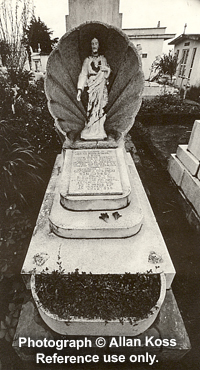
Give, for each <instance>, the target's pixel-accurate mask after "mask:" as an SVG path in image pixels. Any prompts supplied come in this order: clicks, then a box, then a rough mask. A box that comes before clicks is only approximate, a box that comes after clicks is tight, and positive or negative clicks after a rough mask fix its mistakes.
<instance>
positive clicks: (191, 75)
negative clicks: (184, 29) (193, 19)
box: [169, 34, 200, 88]
mask: <svg viewBox="0 0 200 370" xmlns="http://www.w3.org/2000/svg"><path fill="white" fill-rule="evenodd" d="M169 45H174V53H175V54H176V55H177V56H178V67H177V71H176V83H177V86H178V87H180V88H186V87H189V86H200V34H182V35H180V36H178V37H176V38H175V39H174V40H172V41H171V42H169Z"/></svg>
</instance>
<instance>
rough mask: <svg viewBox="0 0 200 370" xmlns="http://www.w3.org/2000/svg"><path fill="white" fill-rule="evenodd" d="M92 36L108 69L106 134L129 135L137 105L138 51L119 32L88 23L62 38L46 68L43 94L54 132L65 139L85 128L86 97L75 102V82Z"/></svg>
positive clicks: (140, 75)
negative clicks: (61, 133)
mask: <svg viewBox="0 0 200 370" xmlns="http://www.w3.org/2000/svg"><path fill="white" fill-rule="evenodd" d="M94 37H96V38H97V39H98V40H99V44H100V54H102V55H104V56H105V57H106V60H107V62H108V64H109V66H110V68H111V74H110V77H109V85H108V104H107V106H106V109H105V113H106V122H105V126H104V127H105V131H106V133H107V135H108V136H109V135H110V136H112V135H113V134H114V136H116V137H119V136H121V134H125V133H127V132H128V131H129V130H130V128H131V126H132V125H133V123H134V119H135V116H136V114H137V112H138V110H139V108H140V105H141V100H142V91H143V85H144V75H143V72H142V68H141V59H140V56H139V55H138V53H137V50H136V48H135V47H134V45H133V44H132V43H131V42H130V41H129V39H128V37H127V36H126V35H125V34H124V33H123V32H122V31H121V30H120V29H117V28H115V27H113V26H110V25H107V24H103V23H100V22H86V23H84V24H82V25H80V26H79V27H77V28H74V29H72V30H71V31H69V32H68V33H66V34H65V35H64V36H63V37H62V38H61V39H60V41H59V43H58V45H57V47H56V48H55V49H54V50H53V51H52V53H51V54H50V56H49V59H48V63H47V73H46V82H45V90H46V95H47V98H48V106H49V110H50V113H51V114H52V116H53V117H54V119H55V123H56V126H57V128H58V129H59V130H60V131H61V132H63V133H64V134H65V135H67V136H68V137H70V135H71V137H73V138H75V137H77V136H78V134H79V133H80V132H81V131H82V129H83V128H84V126H85V121H86V107H87V94H86V93H83V95H82V100H81V102H78V101H77V99H76V96H77V81H78V76H79V74H80V71H81V68H82V64H83V61H84V59H85V58H86V57H87V56H89V55H90V53H91V51H90V48H91V40H92V39H93V38H94Z"/></svg>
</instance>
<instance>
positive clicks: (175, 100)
mask: <svg viewBox="0 0 200 370" xmlns="http://www.w3.org/2000/svg"><path fill="white" fill-rule="evenodd" d="M199 112H200V108H199V107H198V106H195V105H191V104H188V103H187V102H185V101H183V100H182V99H181V98H180V97H178V96H175V95H172V94H167V95H161V96H156V97H155V98H153V99H144V100H143V101H142V105H141V108H140V111H139V113H138V116H142V115H144V114H146V113H151V114H163V113H176V114H178V113H182V114H183V113H185V114H188V113H189V114H191V113H199Z"/></svg>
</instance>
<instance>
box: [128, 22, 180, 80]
mask: <svg viewBox="0 0 200 370" xmlns="http://www.w3.org/2000/svg"><path fill="white" fill-rule="evenodd" d="M122 31H123V32H124V33H126V35H127V36H128V37H129V39H130V40H131V41H132V42H133V44H134V45H135V46H136V47H137V49H138V51H139V54H140V55H141V57H142V69H143V71H144V76H145V79H146V80H147V79H148V78H149V76H150V73H151V65H152V63H153V62H154V61H155V59H156V57H157V56H158V55H162V53H163V42H164V41H165V40H169V39H172V38H173V37H174V36H175V34H166V33H165V31H166V27H160V24H159V22H158V26H157V27H155V28H126V29H123V30H122Z"/></svg>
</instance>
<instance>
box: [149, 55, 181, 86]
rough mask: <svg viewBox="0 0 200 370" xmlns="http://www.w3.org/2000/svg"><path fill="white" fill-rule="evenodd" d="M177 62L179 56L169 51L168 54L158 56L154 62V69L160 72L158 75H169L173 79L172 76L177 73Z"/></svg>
mask: <svg viewBox="0 0 200 370" xmlns="http://www.w3.org/2000/svg"><path fill="white" fill-rule="evenodd" d="M177 63H178V59H177V56H176V55H173V54H172V52H171V51H169V54H168V55H167V54H163V55H162V56H158V57H157V58H156V60H155V61H154V62H153V64H152V69H154V71H155V72H158V74H157V77H161V76H163V75H169V76H170V78H171V81H172V77H173V76H174V75H175V73H176V68H177Z"/></svg>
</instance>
